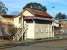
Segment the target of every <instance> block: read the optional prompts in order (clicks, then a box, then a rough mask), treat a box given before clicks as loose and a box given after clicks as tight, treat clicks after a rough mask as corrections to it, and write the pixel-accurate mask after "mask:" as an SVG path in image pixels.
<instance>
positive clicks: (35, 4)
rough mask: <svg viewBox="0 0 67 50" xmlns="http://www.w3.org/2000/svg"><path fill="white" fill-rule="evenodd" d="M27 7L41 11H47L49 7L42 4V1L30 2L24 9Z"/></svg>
mask: <svg viewBox="0 0 67 50" xmlns="http://www.w3.org/2000/svg"><path fill="white" fill-rule="evenodd" d="M25 8H34V9H38V10H41V11H46V10H47V8H46V7H45V6H42V5H41V4H40V3H28V4H27V5H26V6H25V7H24V8H23V9H25Z"/></svg>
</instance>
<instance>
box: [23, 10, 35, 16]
mask: <svg viewBox="0 0 67 50" xmlns="http://www.w3.org/2000/svg"><path fill="white" fill-rule="evenodd" d="M23 16H34V15H33V14H31V13H30V12H29V11H27V10H25V11H24V12H23Z"/></svg>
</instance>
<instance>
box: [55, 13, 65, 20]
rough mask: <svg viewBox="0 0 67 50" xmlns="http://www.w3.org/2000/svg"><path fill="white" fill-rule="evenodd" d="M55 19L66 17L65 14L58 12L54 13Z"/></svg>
mask: <svg viewBox="0 0 67 50" xmlns="http://www.w3.org/2000/svg"><path fill="white" fill-rule="evenodd" d="M55 19H66V15H65V14H62V13H61V12H59V13H58V14H56V16H55Z"/></svg>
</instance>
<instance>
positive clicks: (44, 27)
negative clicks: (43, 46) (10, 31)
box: [26, 23, 54, 39]
mask: <svg viewBox="0 0 67 50" xmlns="http://www.w3.org/2000/svg"><path fill="white" fill-rule="evenodd" d="M27 25H28V30H27V33H26V38H27V39H39V38H48V37H54V34H53V33H52V25H51V24H36V23H27Z"/></svg>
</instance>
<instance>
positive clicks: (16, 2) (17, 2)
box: [1, 0, 67, 16]
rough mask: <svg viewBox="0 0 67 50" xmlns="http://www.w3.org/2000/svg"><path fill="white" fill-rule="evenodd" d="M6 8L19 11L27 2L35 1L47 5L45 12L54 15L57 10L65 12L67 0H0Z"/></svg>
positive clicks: (9, 10) (66, 10) (10, 11)
mask: <svg viewBox="0 0 67 50" xmlns="http://www.w3.org/2000/svg"><path fill="white" fill-rule="evenodd" d="M1 1H2V2H4V4H5V5H6V7H7V8H8V13H9V14H10V13H12V12H17V11H21V10H22V8H23V7H24V6H25V5H26V4H27V3H29V2H37V3H41V4H42V5H44V6H46V7H47V10H48V11H47V12H48V13H49V14H51V15H53V16H54V15H55V14H56V13H58V12H62V13H65V14H67V0H1Z"/></svg>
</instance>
